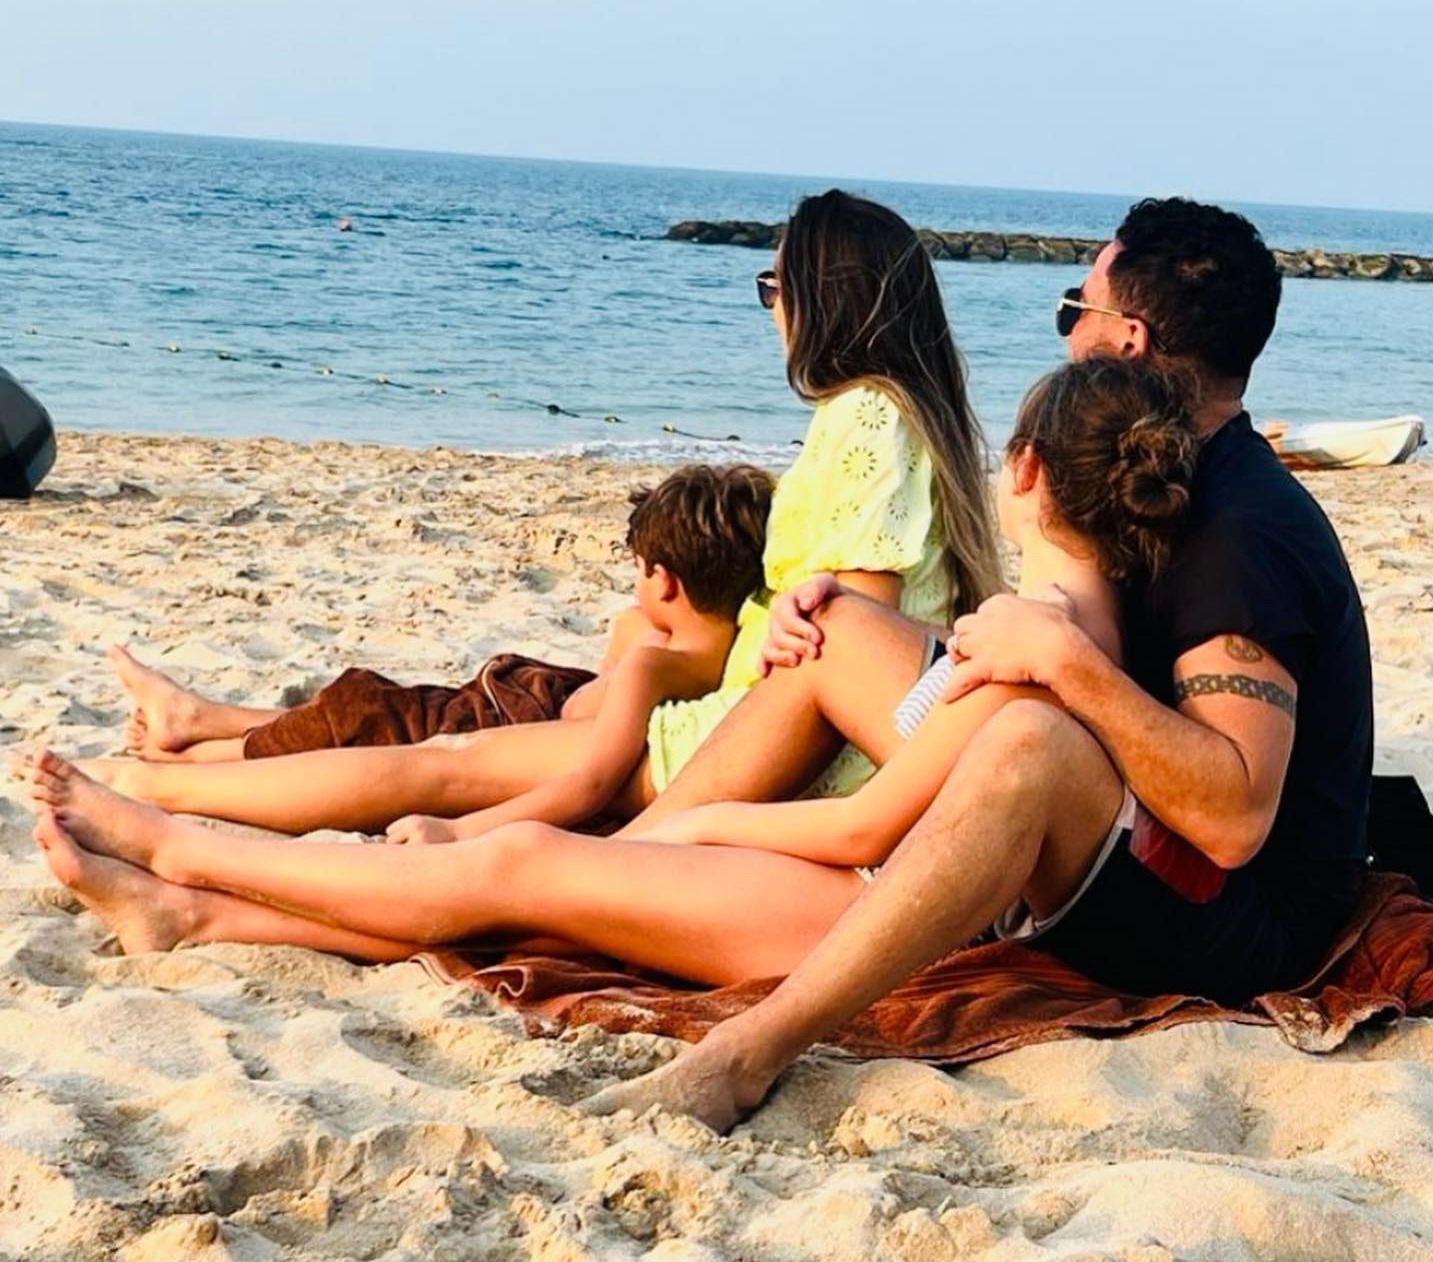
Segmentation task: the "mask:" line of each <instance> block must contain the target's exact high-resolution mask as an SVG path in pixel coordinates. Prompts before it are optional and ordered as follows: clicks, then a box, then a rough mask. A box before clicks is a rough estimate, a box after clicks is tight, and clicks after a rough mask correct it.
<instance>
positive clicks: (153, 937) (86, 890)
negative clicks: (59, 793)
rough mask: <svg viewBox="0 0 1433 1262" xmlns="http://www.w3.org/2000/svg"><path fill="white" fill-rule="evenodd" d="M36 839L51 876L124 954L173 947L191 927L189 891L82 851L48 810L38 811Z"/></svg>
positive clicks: (193, 923) (193, 907) (192, 895)
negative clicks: (70, 892) (104, 928)
mask: <svg viewBox="0 0 1433 1262" xmlns="http://www.w3.org/2000/svg"><path fill="white" fill-rule="evenodd" d="M35 841H36V842H37V843H38V845H39V847H40V849H41V850H43V851H44V852H45V862H46V863H47V864H48V865H49V868H50V871H51V872H52V873H53V874H54V876H55V879H56V880H57V881H59V882H60V884H61V885H63V886H65V887H66V888H67V889H71V890H73V891H74V892H75V894H76V895H78V896H79V900H80V901H81V902H82V903H84V905H85V906H86V907H88V908H89V909H90V910H91V911H92V912H94V913H95V915H96V916H98V917H99V918H100V919H101V920H103V921H104V923H105V925H106V926H107V927H108V928H109V930H110V932H111V933H113V934H114V935H115V936H116V937H117V938H118V939H119V944H120V946H121V947H123V948H124V952H125V954H126V955H138V954H139V953H140V952H142V951H171V950H173V949H174V948H175V947H176V946H179V945H181V944H182V943H183V942H184V941H185V939H186V938H187V937H188V936H189V934H190V933H191V932H192V931H193V929H194V928H195V926H196V924H197V913H196V903H197V899H196V895H195V893H194V891H193V890H187V889H185V888H184V887H183V886H180V885H170V884H169V883H168V882H166V881H161V880H160V879H159V878H158V877H157V876H152V875H151V874H150V873H148V872H145V871H143V870H142V869H140V868H137V867H135V866H134V865H133V864H129V863H121V862H120V861H119V860H118V859H110V858H106V857H105V856H104V855H101V854H93V853H91V852H90V851H88V850H84V849H82V848H81V847H80V846H79V845H78V844H77V843H76V841H75V839H74V838H73V837H72V836H71V835H70V834H69V833H68V832H67V831H66V830H65V828H64V826H63V825H62V824H61V823H60V822H59V820H58V819H57V818H56V816H55V813H54V811H53V810H52V809H50V808H42V809H41V811H40V815H39V818H38V820H37V822H36V824H35Z"/></svg>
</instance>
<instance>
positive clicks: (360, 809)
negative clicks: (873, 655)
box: [88, 190, 1000, 836]
mask: <svg viewBox="0 0 1433 1262" xmlns="http://www.w3.org/2000/svg"><path fill="white" fill-rule="evenodd" d="M757 293H758V296H759V298H760V300H761V302H762V304H763V306H765V307H767V308H768V309H770V311H771V313H772V318H773V319H774V321H775V323H776V326H777V328H778V329H779V330H780V332H781V335H782V340H783V343H784V345H785V349H786V364H787V377H788V380H789V381H790V382H791V385H792V388H793V389H794V390H795V391H796V392H797V394H799V395H800V396H801V397H802V398H804V399H806V400H808V401H810V402H812V403H814V404H815V405H816V410H815V415H814V416H813V418H812V421H811V425H810V427H809V429H808V431H807V434H806V438H805V442H804V444H803V446H802V450H801V453H800V455H799V456H798V457H797V459H796V461H795V463H794V464H793V465H792V467H791V468H790V469H789V470H788V471H787V472H786V473H785V474H784V475H783V476H782V477H781V479H780V480H779V482H778V484H777V489H776V493H775V496H774V497H773V500H772V508H771V516H770V520H769V522H768V526H767V543H766V551H765V554H764V571H765V574H764V581H765V588H766V590H765V591H763V592H761V593H758V595H757V598H756V599H754V600H752V601H749V602H748V603H747V605H746V606H745V607H744V609H743V610H742V613H741V617H740V620H739V626H740V630H739V632H738V635H737V638H736V641H735V643H734V644H733V647H732V650H731V653H730V655H729V657H728V660H727V667H726V670H725V672H724V674H723V677H722V680H721V686H720V687H719V688H718V689H717V690H716V691H715V692H713V693H710V694H708V695H707V696H706V697H704V698H701V699H699V700H696V701H686V702H672V703H668V704H667V705H664V706H661V707H659V708H658V709H657V711H656V712H655V713H654V714H653V716H652V720H651V723H650V726H649V728H648V757H647V759H646V760H645V762H644V764H643V767H642V768H641V769H639V770H638V772H637V773H636V774H635V775H634V777H633V780H632V782H631V783H630V784H629V785H628V788H627V790H626V791H625V792H624V793H623V795H622V797H623V802H624V805H625V809H626V810H628V811H630V812H633V813H635V811H636V810H638V809H640V808H641V807H642V806H644V805H646V804H648V803H649V802H650V801H651V800H652V798H653V797H654V796H655V795H657V794H659V793H660V792H661V791H662V790H663V789H665V787H666V785H667V784H668V783H669V782H670V780H671V778H672V777H673V776H674V775H675V774H676V773H677V771H678V770H679V769H680V768H681V767H682V765H683V764H684V763H685V762H686V761H687V760H688V759H689V758H690V757H691V755H692V754H693V753H694V752H695V751H696V749H697V747H698V746H699V745H701V743H702V741H703V740H704V739H705V738H706V737H707V736H708V735H709V734H710V733H711V732H712V731H713V730H714V729H715V728H716V727H717V725H718V724H719V723H720V722H721V720H722V718H723V717H724V716H725V715H726V714H727V713H728V712H729V711H730V710H731V709H732V707H733V706H735V705H736V704H737V702H738V701H740V700H741V698H742V697H743V696H744V695H745V694H746V692H747V690H748V689H749V688H750V687H751V686H752V685H753V684H755V683H756V681H757V680H758V679H759V678H760V677H761V675H762V673H763V655H762V650H763V645H764V642H765V640H766V629H767V604H768V603H769V600H770V598H771V596H772V595H773V594H775V593H780V592H782V591H786V590H788V589H790V588H792V587H795V586H796V585H798V584H800V583H802V582H803V581H804V580H806V579H808V578H810V577H812V576H813V575H815V574H820V573H836V574H839V575H840V576H841V581H842V582H843V584H844V585H845V586H846V587H848V588H850V589H851V590H854V591H858V592H861V593H863V594H865V595H867V596H870V597H871V598H873V599H875V600H878V601H880V602H882V603H883V604H887V605H890V606H892V607H896V608H899V609H900V611H901V612H902V613H904V614H905V615H907V616H908V617H910V618H912V619H914V620H916V621H919V622H926V623H931V624H941V625H948V624H949V622H950V621H951V620H952V619H953V618H954V617H958V616H959V615H960V614H962V613H967V612H972V611H974V610H975V609H976V608H977V607H978V606H979V604H980V602H981V601H982V600H983V599H985V597H987V596H989V595H991V594H992V593H994V592H995V591H997V590H999V588H1000V574H999V566H998V562H997V559H996V553H995V542H994V528H993V524H992V522H991V518H990V511H989V493H988V489H987V484H986V463H985V453H984V447H983V444H982V441H981V437H980V431H979V427H978V424H977V422H976V420H975V417H974V414H973V412H972V411H971V408H970V404H969V402H968V399H967V396H966V389H965V373H964V370H963V367H962V364H961V361H960V357H959V355H958V353H957V351H956V347H955V342H954V340H953V338H952V336H951V331H950V326H949V324H948V323H947V320H946V316H945V308H944V306H943V304H942V301H941V296H940V290H939V287H938V285H937V282H936V277H935V272H934V269H933V268H932V266H931V263H930V259H929V257H928V256H927V254H926V252H925V250H924V249H923V248H922V247H921V245H920V242H919V240H918V238H917V237H916V234H915V232H914V230H913V229H912V228H911V227H910V225H909V224H907V223H906V222H905V220H904V219H902V218H901V217H900V216H899V215H897V214H896V213H895V212H894V211H891V210H888V209H887V208H885V207H883V206H879V205H877V204H876V203H874V202H871V201H867V200H865V199H863V198H859V197H853V196H851V195H849V194H847V193H843V192H840V191H838V190H832V191H831V192H828V193H825V194H822V195H821V196H819V197H808V198H806V199H805V200H804V201H802V202H801V204H800V205H799V206H798V207H797V209H796V212H795V214H793V215H792V217H791V220H790V222H789V224H788V225H787V229H786V233H785V239H784V241H783V244H782V247H781V249H780V250H779V251H778V253H777V257H776V266H775V268H774V269H773V270H772V271H769V272H763V273H762V274H761V275H760V276H759V277H758V278H757ZM581 722H583V721H582V720H577V721H572V720H569V721H564V722H561V723H550V724H546V725H544V726H543V732H542V735H541V736H540V737H538V739H537V741H536V742H535V741H534V735H535V734H534V733H533V732H532V731H531V730H528V731H525V732H524V733H523V734H522V735H521V736H515V735H514V734H513V733H511V732H509V731H505V730H503V729H497V730H494V731H488V732H482V733H478V734H477V735H476V737H475V738H474V739H473V743H472V744H470V745H468V746H466V747H464V748H461V749H456V750H455V749H437V748H432V747H427V746H420V747H385V748H351V749H341V750H321V751H316V752H313V753H301V754H292V755H286V756H282V757H275V758H265V759H262V760H256V761H247V762H244V761H240V762H218V763H212V764H202V765H201V764H183V763H181V764H162V763H153V764H151V763H116V764H108V765H95V764H90V765H89V767H88V769H89V770H91V772H92V773H97V774H99V775H101V776H103V777H104V778H105V779H107V780H109V781H110V782H111V783H113V784H114V785H115V787H117V788H120V789H122V790H123V791H124V792H126V793H129V794H131V795H132V796H136V797H141V798H145V799H148V800H150V801H154V802H157V803H158V804H160V805H162V806H165V807H166V808H167V809H170V810H174V811H186V812H191V813H196V814H204V815H214V816H220V817H222V818H226V819H233V820H237V821H240V822H242V823H251V824H258V825H261V826H264V827H268V828H276V829H280V830H283V831H285V832H303V831H307V830H309V829H313V828H323V827H335V828H354V829H364V830H377V829H382V828H384V827H387V826H390V825H392V826H393V827H394V830H395V832H396V833H397V834H398V835H403V836H407V835H410V834H411V833H412V832H413V831H414V830H415V829H421V828H422V826H423V824H424V823H425V821H423V820H420V819H413V818H410V816H412V815H413V814H414V813H417V812H444V813H461V812H466V811H475V810H480V809H482V808H485V807H488V806H492V805H495V804H496V803H498V802H501V801H504V800H506V799H507V798H510V797H512V796H515V795H516V794H517V793H520V792H524V791H526V790H527V789H529V788H532V787H533V786H534V785H535V784H538V783H542V782H543V781H545V780H547V779H549V778H551V777H554V776H557V775H560V774H563V773H564V772H565V771H566V770H568V769H569V767H570V764H571V763H572V761H573V759H574V758H575V757H577V756H579V752H580V751H581V750H583V749H584V748H585V744H584V738H585V733H583V732H581V731H580V730H578V728H579V724H580V723H581ZM234 735H236V736H237V735H242V733H241V732H236V733H234ZM509 751H511V756H509ZM870 772H871V766H870V764H869V763H868V762H867V761H866V760H865V759H864V758H863V757H862V756H860V755H859V754H857V753H856V752H855V751H854V750H847V751H845V752H843V753H842V755H841V756H840V757H839V758H838V759H837V761H836V763H835V764H834V765H833V766H832V767H831V768H830V770H829V771H828V772H827V774H826V775H825V776H824V777H823V779H822V782H821V784H820V785H819V786H818V792H821V793H824V794H828V795H830V794H840V793H847V792H850V791H851V790H853V789H854V788H856V787H857V786H858V785H859V784H860V783H861V782H862V781H863V780H864V779H865V778H866V777H868V776H869V775H870ZM455 786H461V787H460V788H456V787H455ZM455 795H456V796H455ZM457 797H461V801H458V800H457ZM400 817H402V818H400ZM400 825H401V827H400Z"/></svg>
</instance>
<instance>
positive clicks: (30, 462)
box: [0, 368, 55, 500]
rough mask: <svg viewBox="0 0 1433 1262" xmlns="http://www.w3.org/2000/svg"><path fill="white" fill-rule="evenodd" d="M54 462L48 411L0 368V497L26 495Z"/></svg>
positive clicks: (52, 434)
mask: <svg viewBox="0 0 1433 1262" xmlns="http://www.w3.org/2000/svg"><path fill="white" fill-rule="evenodd" d="M54 463H55V427H54V425H53V423H52V422H51V421H50V414H49V413H48V412H47V411H45V409H44V407H43V406H42V405H41V403H40V401H39V400H38V399H36V398H35V396H34V395H33V394H31V393H30V392H29V391H28V390H26V389H25V387H24V386H22V385H21V384H20V383H19V382H18V381H16V380H15V378H14V377H12V376H11V375H10V374H9V373H8V372H6V371H5V370H4V369H3V368H0V499H7V500H25V499H29V498H30V496H31V495H33V494H34V491H35V488H36V487H37V486H39V485H40V482H41V480H42V479H43V478H44V476H45V474H47V473H49V471H50V469H51V467H52V466H53V465H54Z"/></svg>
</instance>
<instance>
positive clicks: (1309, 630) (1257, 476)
mask: <svg viewBox="0 0 1433 1262" xmlns="http://www.w3.org/2000/svg"><path fill="white" fill-rule="evenodd" d="M1190 512H1191V517H1190V521H1189V524H1188V527H1187V532H1186V534H1185V536H1184V537H1183V538H1182V540H1181V541H1180V543H1179V544H1178V545H1177V546H1176V548H1175V552H1174V557H1173V559H1172V561H1171V564H1170V565H1169V566H1168V567H1167V568H1166V569H1165V570H1164V571H1163V572H1162V573H1161V574H1160V575H1159V576H1158V577H1157V578H1156V579H1155V580H1154V581H1153V582H1152V583H1151V584H1150V585H1149V586H1148V587H1147V588H1145V589H1144V590H1135V591H1131V592H1129V593H1128V597H1127V602H1126V627H1125V630H1126V656H1127V660H1128V663H1129V670H1130V673H1131V675H1132V676H1133V677H1134V679H1135V680H1136V681H1137V682H1138V683H1139V684H1140V685H1141V686H1142V687H1143V688H1145V689H1146V691H1148V692H1150V693H1151V694H1153V695H1154V696H1156V697H1158V698H1159V699H1160V700H1161V701H1164V702H1165V703H1166V704H1168V705H1173V704H1174V669H1173V668H1174V663H1175V661H1176V660H1177V659H1178V658H1179V657H1180V656H1181V655H1182V654H1184V653H1186V652H1188V651H1189V650H1190V649H1192V648H1195V647H1197V646H1198V645H1200V644H1204V643H1206V642H1207V641H1209V640H1217V639H1219V638H1220V637H1223V636H1230V635H1237V636H1243V637H1245V638H1246V639H1249V640H1252V641H1253V642H1254V643H1255V644H1258V645H1259V646H1260V647H1262V648H1263V649H1264V650H1265V651H1267V652H1268V653H1269V654H1271V655H1272V656H1273V657H1275V658H1277V659H1278V661H1279V663H1280V664H1281V665H1282V666H1283V668H1284V669H1285V670H1286V671H1288V672H1289V674H1290V675H1292V676H1293V678H1294V682H1295V683H1296V684H1297V686H1298V705H1297V717H1296V720H1295V727H1294V744H1293V751H1292V753H1291V755H1290V758H1289V766H1288V772H1287V775H1286V777H1285V781H1284V790H1283V794H1282V796H1281V798H1280V801H1279V810H1278V814H1277V816H1276V818H1275V820H1274V825H1273V828H1272V830H1271V831H1270V833H1269V837H1268V840H1267V841H1265V843H1264V845H1263V847H1262V849H1261V850H1260V851H1259V853H1258V854H1257V855H1256V856H1255V857H1254V859H1253V860H1252V861H1251V862H1250V863H1249V865H1248V866H1247V868H1245V869H1242V870H1241V871H1240V872H1239V873H1237V874H1234V876H1236V877H1237V878H1238V880H1237V881H1236V882H1235V883H1236V884H1239V885H1244V884H1246V883H1249V882H1252V883H1254V884H1255V886H1256V887H1257V889H1258V892H1259V898H1260V899H1261V901H1264V900H1267V903H1268V905H1269V907H1270V909H1271V910H1275V911H1277V912H1279V913H1281V914H1283V915H1287V916H1289V917H1291V919H1292V921H1293V922H1294V924H1295V925H1297V926H1300V927H1304V928H1307V929H1308V930H1309V931H1310V932H1311V934H1313V935H1314V937H1315V938H1321V937H1322V936H1323V935H1324V934H1325V933H1327V932H1329V929H1328V926H1329V925H1333V927H1334V928H1336V927H1337V922H1338V921H1339V920H1341V919H1342V917H1343V916H1344V915H1346V914H1347V911H1348V909H1349V907H1350V905H1351V904H1352V902H1353V900H1354V898H1355V896H1356V894H1357V890H1358V886H1359V879H1360V875H1361V873H1362V872H1363V871H1364V868H1365V864H1366V859H1367V838H1366V824H1367V815H1368V794H1369V783H1370V775H1371V772H1372V764H1373V680H1372V667H1371V664H1370V659H1369V647H1368V630H1367V627H1366V625H1365V622H1364V616H1363V605H1362V602H1361V601H1360V599H1359V595H1358V589H1357V587H1356V586H1355V585H1354V581H1353V576H1352V575H1351V574H1350V573H1349V569H1348V562H1347V561H1346V560H1345V559H1344V555H1343V549H1342V548H1341V547H1340V546H1339V542H1338V538H1337V536H1336V535H1335V534H1334V531H1333V527H1332V526H1331V525H1330V524H1329V521H1328V518H1326V517H1325V516H1324V514H1323V511H1322V510H1321V509H1320V508H1319V506H1318V504H1317V503H1316V502H1315V501H1314V498H1313V497H1312V496H1311V495H1310V494H1309V493H1308V492H1307V491H1306V490H1305V489H1304V488H1303V487H1302V486H1301V485H1300V484H1299V482H1298V481H1297V480H1296V479H1295V478H1294V477H1293V475H1292V474H1290V473H1289V472H1288V470H1286V469H1285V468H1284V467H1283V466H1282V465H1281V464H1280V463H1279V460H1278V457H1277V456H1275V455H1274V452H1273V450H1272V449H1271V448H1270V446H1269V444H1268V443H1267V442H1266V441H1265V440H1264V438H1263V437H1262V436H1261V435H1259V434H1257V433H1256V432H1255V431H1254V429H1253V426H1252V425H1251V424H1250V421H1249V417H1248V415H1247V414H1244V415H1240V416H1238V417H1236V418H1234V419H1233V420H1231V421H1229V422H1227V423H1226V424H1225V425H1224V426H1223V427H1222V428H1220V429H1219V430H1217V431H1216V432H1215V433H1214V434H1213V435H1211V436H1210V438H1209V439H1208V440H1207V441H1206V442H1205V444H1204V447H1203V450H1202V452H1201V454H1200V461H1199V468H1198V471H1197V473H1196V476H1195V482H1194V487H1193V495H1192V500H1191V506H1190ZM1240 671H1241V668H1240V665H1239V663H1238V661H1237V660H1235V659H1233V658H1231V659H1230V661H1229V664H1228V666H1227V668H1226V673H1228V674H1239V673H1240ZM1249 704H1251V705H1257V704H1264V703H1262V702H1256V701H1251V702H1250V703H1249ZM1231 892H1232V891H1231ZM1219 901H1220V900H1219V899H1218V898H1216V899H1215V904H1216V905H1217V903H1218V902H1219ZM1211 910H1213V908H1212V907H1211ZM1216 915H1217V913H1216ZM1291 927H1292V926H1291Z"/></svg>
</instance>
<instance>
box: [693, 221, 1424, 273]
mask: <svg viewBox="0 0 1433 1262" xmlns="http://www.w3.org/2000/svg"><path fill="white" fill-rule="evenodd" d="M784 229H785V225H784V224H779V223H778V224H771V223H754V222H751V221H749V220H739V219H723V220H719V221H708V220H703V219H689V220H686V221H684V222H682V223H678V224H673V225H672V226H671V227H670V228H669V229H668V230H667V239H668V240H669V241H691V242H694V243H695V244H697V245H743V246H747V247H749V248H751V249H767V250H772V249H775V248H776V247H777V246H778V245H780V244H781V234H782V232H783V231H784ZM917 235H918V236H919V237H920V239H921V242H922V244H924V246H925V248H926V249H927V250H928V251H929V252H930V255H931V257H932V258H937V259H964V260H966V261H968V262H971V263H1004V262H1010V263H1069V264H1089V263H1092V262H1093V261H1094V258H1095V255H1097V254H1098V253H1099V252H1100V249H1101V248H1102V247H1103V246H1104V242H1103V241H1095V240H1090V239H1088V238H1085V237H1042V236H1036V235H1034V234H1031V233H1021V232H940V231H937V230H935V229H933V228H919V229H917ZM1274 258H1275V259H1276V260H1277V261H1278V264H1279V270H1280V271H1281V272H1283V274H1284V275H1285V276H1297V277H1307V278H1310V279H1316V280H1411V281H1430V282H1433V258H1428V257H1424V256H1422V255H1417V254H1399V253H1387V254H1352V253H1349V252H1347V251H1337V250H1323V249H1319V248H1318V247H1317V246H1314V247H1310V248H1308V249H1302V250H1275V251H1274Z"/></svg>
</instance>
